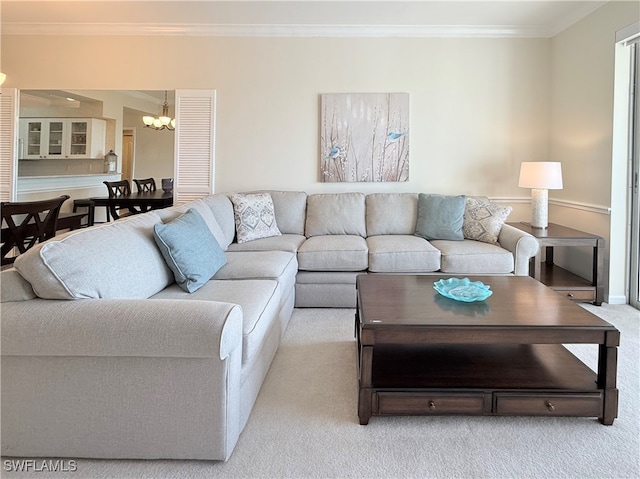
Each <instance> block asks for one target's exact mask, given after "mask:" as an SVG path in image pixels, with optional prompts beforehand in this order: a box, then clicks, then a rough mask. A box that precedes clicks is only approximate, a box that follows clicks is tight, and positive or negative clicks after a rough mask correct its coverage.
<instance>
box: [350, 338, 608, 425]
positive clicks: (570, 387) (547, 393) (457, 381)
mask: <svg viewBox="0 0 640 479" xmlns="http://www.w3.org/2000/svg"><path fill="white" fill-rule="evenodd" d="M372 353H373V358H372V364H371V373H372V374H371V384H372V387H371V388H363V387H362V383H361V384H360V385H361V387H360V398H359V407H358V410H359V416H360V423H361V424H367V423H368V421H369V417H370V416H386V415H455V414H461V415H498V416H500V415H511V416H519V415H522V416H586V417H598V418H600V420H601V422H603V417H604V415H605V414H604V413H605V410H607V409H608V408H612V409H609V410H612V411H616V410H617V390H615V391H614V394H611V391H609V394H605V390H604V389H603V388H600V387H599V386H598V384H597V374H596V373H595V372H594V371H593V370H591V369H590V368H589V367H588V366H587V365H585V364H584V363H583V362H582V361H580V360H579V359H578V358H577V357H575V356H574V355H573V354H572V353H571V352H570V351H569V350H568V349H566V348H565V347H564V346H563V345H561V344H495V345H493V344H492V345H487V344H453V345H452V344H429V345H403V346H400V345H376V346H375V348H374V351H372ZM360 354H362V352H361V353H360ZM605 397H606V398H607V402H608V403H611V404H605ZM613 403H615V404H613ZM611 422H613V421H611Z"/></svg>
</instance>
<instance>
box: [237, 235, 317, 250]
mask: <svg viewBox="0 0 640 479" xmlns="http://www.w3.org/2000/svg"><path fill="white" fill-rule="evenodd" d="M306 239H307V238H306V237H305V236H302V235H295V234H284V233H283V234H281V235H280V236H272V237H270V238H261V239H257V240H254V241H248V242H246V243H231V244H230V245H229V249H228V250H227V251H290V252H291V253H297V252H298V248H300V245H301V244H302V243H304V241H305V240H306Z"/></svg>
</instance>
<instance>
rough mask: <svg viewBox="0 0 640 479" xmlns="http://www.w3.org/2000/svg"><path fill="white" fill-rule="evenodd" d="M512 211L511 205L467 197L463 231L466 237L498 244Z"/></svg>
mask: <svg viewBox="0 0 640 479" xmlns="http://www.w3.org/2000/svg"><path fill="white" fill-rule="evenodd" d="M511 211H512V208H511V206H501V205H497V204H495V203H490V202H486V203H482V202H478V201H475V200H473V199H470V198H467V204H466V206H465V209H464V222H463V223H462V233H463V234H464V237H465V238H466V239H472V240H476V241H482V242H484V243H490V244H498V236H499V235H500V231H501V230H502V226H503V225H504V222H505V221H506V220H507V217H508V216H509V214H510V213H511Z"/></svg>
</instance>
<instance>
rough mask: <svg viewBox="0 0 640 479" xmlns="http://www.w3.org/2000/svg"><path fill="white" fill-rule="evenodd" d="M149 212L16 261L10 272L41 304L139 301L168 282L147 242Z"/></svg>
mask: <svg viewBox="0 0 640 479" xmlns="http://www.w3.org/2000/svg"><path fill="white" fill-rule="evenodd" d="M159 221H160V217H159V216H158V215H157V213H156V212H155V211H150V212H149V213H144V214H141V215H135V216H131V217H129V218H123V219H120V220H118V221H115V222H113V223H105V224H103V225H99V226H94V227H92V228H85V229H80V230H74V231H71V232H69V233H65V234H63V235H60V236H56V237H55V238H52V239H50V240H49V241H45V242H44V243H39V244H38V245H36V246H35V247H33V248H31V249H30V250H29V251H27V252H26V253H24V254H22V255H20V256H18V258H17V259H16V262H15V268H16V269H17V270H18V272H20V274H21V275H22V276H23V277H24V278H25V279H26V280H27V281H29V282H30V283H31V286H32V287H33V290H34V292H35V293H36V294H37V295H38V296H39V297H40V298H46V299H85V298H95V299H97V298H137V299H144V298H148V297H149V296H151V295H153V294H155V293H157V292H158V291H161V290H162V289H164V288H166V287H167V286H168V285H169V284H171V283H173V282H174V278H173V273H172V272H171V270H170V269H169V267H168V266H167V264H166V263H165V261H164V258H163V257H162V254H160V250H159V249H158V247H157V246H156V243H155V241H154V239H153V227H154V225H155V224H156V223H158V222H159Z"/></svg>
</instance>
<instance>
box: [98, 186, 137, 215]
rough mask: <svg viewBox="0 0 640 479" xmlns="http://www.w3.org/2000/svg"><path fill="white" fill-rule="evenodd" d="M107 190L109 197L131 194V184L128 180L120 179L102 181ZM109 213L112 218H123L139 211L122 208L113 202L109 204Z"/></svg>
mask: <svg viewBox="0 0 640 479" xmlns="http://www.w3.org/2000/svg"><path fill="white" fill-rule="evenodd" d="M103 183H104V184H105V185H106V186H107V189H108V190H109V198H117V197H118V196H125V195H130V194H131V185H130V184H129V181H128V180H120V181H103ZM109 213H110V214H111V216H113V219H114V220H117V219H119V218H124V217H125V216H131V215H135V214H137V213H139V212H138V211H135V210H133V209H128V208H122V207H120V206H118V205H115V204H110V205H109Z"/></svg>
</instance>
